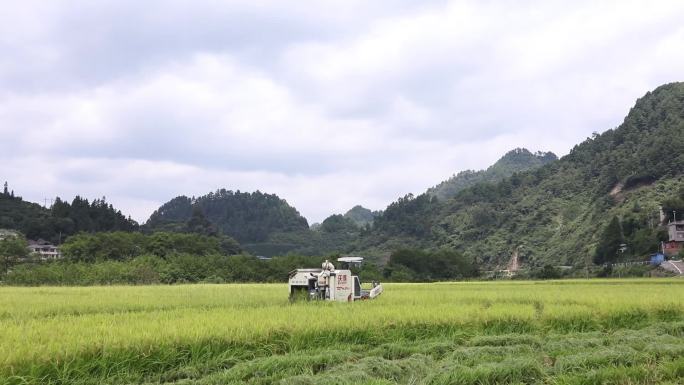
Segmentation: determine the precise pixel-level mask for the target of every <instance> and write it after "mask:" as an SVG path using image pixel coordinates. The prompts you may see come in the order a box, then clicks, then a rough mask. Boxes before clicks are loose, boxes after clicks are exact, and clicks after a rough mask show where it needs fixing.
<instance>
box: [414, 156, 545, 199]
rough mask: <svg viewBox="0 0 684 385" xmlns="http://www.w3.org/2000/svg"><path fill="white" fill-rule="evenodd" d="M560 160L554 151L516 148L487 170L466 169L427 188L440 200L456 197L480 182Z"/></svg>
mask: <svg viewBox="0 0 684 385" xmlns="http://www.w3.org/2000/svg"><path fill="white" fill-rule="evenodd" d="M555 160H558V157H557V156H556V154H554V153H552V152H541V151H538V152H535V153H531V152H530V151H529V150H527V149H525V148H516V149H514V150H511V151H509V152H507V153H506V154H505V155H504V156H503V157H502V158H501V159H499V160H498V161H497V162H496V163H494V164H493V165H491V166H489V167H488V168H487V169H486V170H480V171H475V170H465V171H461V172H459V173H458V174H456V175H454V176H452V177H451V178H449V179H447V180H445V181H444V182H442V183H440V184H438V185H436V186H434V187H431V188H429V189H428V190H427V193H428V194H429V195H432V196H435V197H437V198H439V199H440V200H445V199H449V198H452V197H454V196H455V195H456V194H457V193H458V192H459V191H461V190H463V189H466V188H468V187H472V186H474V185H476V184H478V183H483V182H488V183H495V182H499V181H501V180H503V179H505V178H508V177H510V176H511V175H513V174H515V173H516V172H521V171H527V170H534V169H536V168H539V167H541V166H543V165H545V164H547V163H550V162H553V161H555Z"/></svg>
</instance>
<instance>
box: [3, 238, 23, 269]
mask: <svg viewBox="0 0 684 385" xmlns="http://www.w3.org/2000/svg"><path fill="white" fill-rule="evenodd" d="M27 256H28V244H27V242H26V239H25V238H24V237H23V236H21V235H16V236H11V235H10V236H7V237H5V238H3V239H0V267H1V268H2V271H3V272H5V273H6V272H7V271H8V270H9V269H10V267H12V265H14V264H15V263H17V262H18V261H19V260H20V259H21V258H25V257H27Z"/></svg>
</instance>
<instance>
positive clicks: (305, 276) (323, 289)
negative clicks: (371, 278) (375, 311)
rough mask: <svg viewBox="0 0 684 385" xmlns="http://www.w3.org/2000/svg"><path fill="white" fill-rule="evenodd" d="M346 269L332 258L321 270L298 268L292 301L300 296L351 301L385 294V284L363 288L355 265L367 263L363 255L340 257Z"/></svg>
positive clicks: (292, 278) (291, 285)
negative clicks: (355, 273) (383, 291)
mask: <svg viewBox="0 0 684 385" xmlns="http://www.w3.org/2000/svg"><path fill="white" fill-rule="evenodd" d="M337 261H338V262H340V263H341V267H342V269H335V266H334V265H333V264H332V263H331V262H330V261H328V260H326V261H325V262H323V264H322V265H321V268H320V269H315V268H314V269H297V270H293V271H291V272H290V279H289V282H288V283H289V285H288V286H289V291H290V300H291V301H294V300H296V299H298V298H303V299H307V300H323V301H338V302H351V301H357V300H363V299H374V298H376V297H377V296H379V295H380V294H381V293H382V285H381V284H379V283H377V282H373V286H372V288H371V289H370V290H362V289H361V281H360V280H359V277H358V276H356V275H352V271H351V267H352V266H359V265H361V262H363V258H361V257H342V258H338V259H337Z"/></svg>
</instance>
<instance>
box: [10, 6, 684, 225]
mask: <svg viewBox="0 0 684 385" xmlns="http://www.w3.org/2000/svg"><path fill="white" fill-rule="evenodd" d="M683 20H684V2H682V1H653V0H651V1H643V2H631V1H613V2H611V1H600V2H599V1H543V2H542V1H539V2H525V1H472V2H469V1H408V0H397V1H368V0H340V1H301V0H300V1H283V0H274V1H251V0H250V1H248V0H243V1H210V0H193V1H185V2H181V1H172V0H163V1H162V0H159V1H155V0H145V1H132V0H131V1H128V0H114V1H91V0H82V1H78V0H70V1H57V0H51V1H44V0H39V1H32V0H22V1H14V2H8V3H6V4H3V9H2V12H0V135H1V138H2V139H1V142H0V178H3V179H6V180H8V181H9V183H10V187H11V188H13V189H14V190H15V192H16V193H17V194H18V195H21V196H23V197H24V198H25V199H28V200H31V201H35V202H43V198H46V197H47V198H50V197H54V196H57V195H58V196H60V197H62V198H67V199H69V200H70V199H71V198H73V196H74V195H76V194H80V195H82V196H85V197H87V198H91V199H92V198H96V197H102V196H106V197H107V200H108V201H110V202H112V203H113V204H114V205H115V206H116V207H117V208H119V209H121V210H122V211H123V212H124V213H125V214H127V215H131V216H132V217H133V218H134V219H136V220H138V221H140V222H143V221H145V220H146V219H147V218H148V217H149V215H150V214H151V213H152V211H154V210H155V209H156V208H157V207H158V206H159V205H160V204H162V203H164V202H166V201H168V200H169V199H171V198H173V197H175V196H177V195H181V194H183V195H188V196H192V195H203V194H205V193H207V192H209V191H212V190H215V189H218V188H226V189H232V190H241V191H254V190H257V189H258V190H261V191H264V192H269V193H276V194H278V195H279V196H281V197H282V198H285V199H286V200H287V201H288V202H289V203H290V204H292V205H293V206H295V207H296V208H297V209H298V210H299V211H300V212H301V213H302V215H304V216H305V217H306V218H307V219H308V220H309V223H312V222H317V221H321V220H322V219H324V218H325V217H327V216H328V215H330V214H332V213H343V212H345V211H346V210H347V209H349V208H351V207H352V206H354V205H355V204H362V205H364V206H366V207H369V208H371V209H382V208H384V207H385V206H386V205H387V204H388V203H390V202H391V201H393V200H395V199H396V198H397V197H399V196H403V195H404V194H406V193H409V192H412V193H420V192H422V191H424V190H425V189H426V188H427V187H429V186H431V185H434V184H436V183H438V182H439V181H441V180H443V179H446V178H447V177H449V176H450V175H452V174H453V173H456V172H458V171H460V170H464V169H481V168H486V167H487V166H488V165H490V164H491V163H493V162H494V161H496V159H498V158H499V157H501V155H503V154H504V153H505V152H507V151H508V150H510V149H513V148H515V147H526V148H528V149H530V150H532V151H536V150H550V151H554V152H555V153H556V154H558V155H564V154H567V153H568V151H569V150H570V149H571V148H572V147H573V146H574V145H575V144H577V143H578V142H580V141H582V140H584V139H585V138H586V137H587V136H589V135H591V133H592V132H593V131H599V132H601V131H604V130H606V129H609V128H612V127H615V126H617V125H618V124H619V123H620V122H621V121H622V119H623V118H624V116H625V114H626V113H627V112H628V110H629V108H630V107H631V106H632V104H633V103H634V101H635V99H636V98H638V97H640V96H642V95H643V94H644V93H645V92H646V91H648V90H650V89H653V88H655V87H656V86H658V85H660V84H663V83H667V82H672V81H679V80H684V79H682V75H683V74H684V22H683Z"/></svg>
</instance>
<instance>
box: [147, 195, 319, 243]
mask: <svg viewBox="0 0 684 385" xmlns="http://www.w3.org/2000/svg"><path fill="white" fill-rule="evenodd" d="M308 229H309V226H308V224H307V221H306V219H305V218H304V217H302V216H301V215H300V214H299V212H298V211H297V210H296V209H295V208H293V207H292V206H290V205H289V204H288V203H287V202H286V201H285V200H283V199H280V198H279V197H278V196H277V195H274V194H264V193H262V192H259V191H257V192H254V193H248V192H240V191H236V192H233V191H230V190H225V189H221V190H218V191H216V192H215V193H213V192H212V193H209V194H207V195H204V196H201V197H199V198H188V197H186V196H179V197H176V198H174V199H172V200H170V201H169V202H167V203H165V204H164V205H162V206H161V207H160V208H159V209H158V210H157V211H155V212H154V213H153V214H152V215H151V216H150V219H149V220H148V221H147V222H146V223H145V225H144V230H145V231H174V232H200V233H207V234H211V233H219V234H223V235H229V236H231V237H233V238H235V239H236V240H237V241H239V242H240V243H241V244H245V245H246V246H245V247H246V248H247V249H248V250H249V244H253V243H263V242H267V241H268V239H269V237H271V236H272V235H273V234H276V233H290V232H306V231H308Z"/></svg>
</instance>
